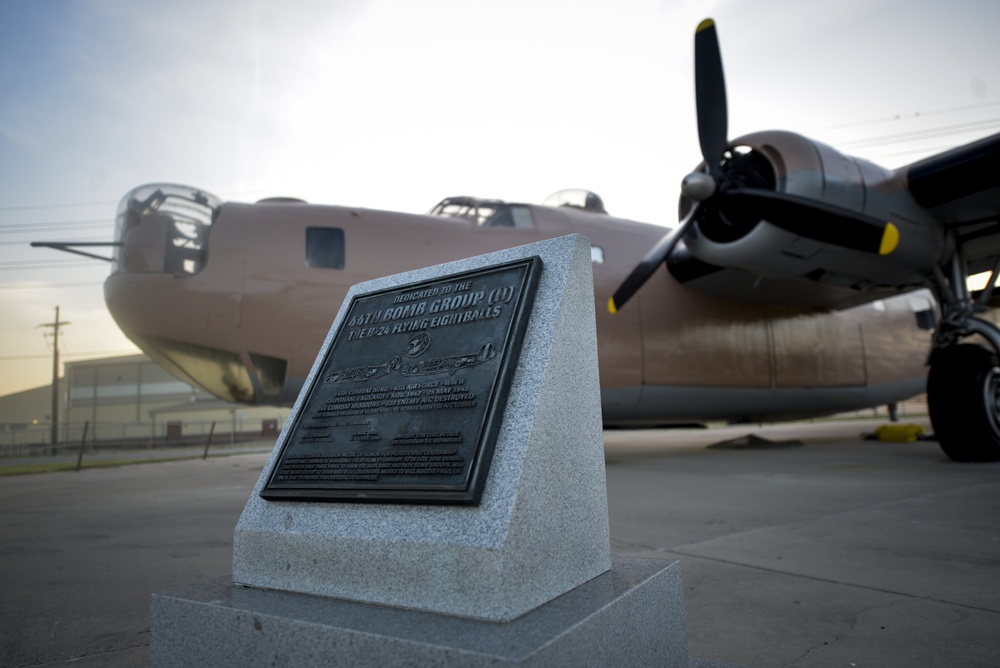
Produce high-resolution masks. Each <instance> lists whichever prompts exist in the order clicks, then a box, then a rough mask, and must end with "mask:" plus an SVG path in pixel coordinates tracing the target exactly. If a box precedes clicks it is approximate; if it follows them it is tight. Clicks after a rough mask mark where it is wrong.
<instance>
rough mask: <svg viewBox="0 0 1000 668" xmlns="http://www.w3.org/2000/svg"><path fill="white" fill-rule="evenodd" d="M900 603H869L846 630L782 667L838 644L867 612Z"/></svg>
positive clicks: (807, 650)
mask: <svg viewBox="0 0 1000 668" xmlns="http://www.w3.org/2000/svg"><path fill="white" fill-rule="evenodd" d="M898 603H899V601H890V602H889V603H881V604H878V605H867V606H864V607H863V608H861V609H860V610H858V611H857V612H856V613H855V614H854V618H853V619H852V620H851V623H850V624H848V625H847V629H846V630H844V631H840V632H838V633H835V634H834V635H833V639H831V640H824V641H823V643H822V644H817V645H813V646H812V647H809V648H807V649H806V650H805V651H804V652H803V653H802V654H800V655H799V656H798V657H796V658H794V659H792V660H791V661H788V662H786V663H783V664H781V668H788V667H790V666H795V665H796V664H798V663H799V662H800V661H802V660H803V659H805V658H806V657H808V656H809V655H810V654H812V653H813V651H815V650H818V649H823V648H825V647H832V646H833V645H836V644H837V643H839V642H840V641H841V640H843V639H844V638H845V637H846V636H847V634H849V633H851V632H852V631H854V630H855V629H856V628H858V626H859V625H860V623H861V618H862V617H864V616H865V615H866V614H868V613H869V612H871V611H873V610H881V609H883V608H891V607H893V606H895V605H897V604H898ZM851 665H854V664H851Z"/></svg>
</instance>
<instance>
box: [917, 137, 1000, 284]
mask: <svg viewBox="0 0 1000 668" xmlns="http://www.w3.org/2000/svg"><path fill="white" fill-rule="evenodd" d="M899 171H900V172H902V173H903V174H905V176H906V180H907V184H908V187H909V190H910V194H911V195H913V197H914V199H916V200H917V202H919V203H920V204H921V205H922V206H924V207H926V208H927V210H928V211H929V212H930V213H931V214H932V215H933V216H934V217H935V218H936V219H937V220H939V221H941V223H942V224H943V225H944V226H945V227H946V228H947V229H948V230H949V231H950V232H952V233H953V235H954V238H955V240H956V242H957V243H958V244H959V246H960V247H961V248H962V249H963V251H964V253H965V256H966V258H967V259H968V260H969V261H970V262H972V263H974V264H975V263H977V262H978V263H979V264H982V263H984V262H985V263H988V262H989V258H990V257H992V256H996V255H1000V134H997V135H993V136H992V137H986V138H984V139H980V140H978V141H975V142H972V143H971V144H966V145H965V146H960V147H958V148H955V149H952V150H950V151H946V152H944V153H939V154H937V155H934V156H931V157H929V158H925V159H923V160H920V161H919V162H915V163H913V164H912V165H909V166H907V167H904V168H903V169H901V170H899ZM989 268H990V267H989V266H980V267H978V268H976V269H975V271H985V270H988V269H989Z"/></svg>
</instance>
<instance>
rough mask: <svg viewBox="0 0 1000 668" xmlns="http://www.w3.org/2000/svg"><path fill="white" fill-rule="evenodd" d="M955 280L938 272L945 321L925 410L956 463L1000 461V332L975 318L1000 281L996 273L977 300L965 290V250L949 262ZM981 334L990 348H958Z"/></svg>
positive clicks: (997, 270) (940, 326) (932, 358)
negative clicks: (928, 412) (969, 337)
mask: <svg viewBox="0 0 1000 668" xmlns="http://www.w3.org/2000/svg"><path fill="white" fill-rule="evenodd" d="M951 265H952V266H951V270H952V271H951V278H950V280H948V279H945V277H944V275H943V274H942V273H941V272H938V273H937V279H938V280H937V286H936V288H937V289H936V290H935V293H936V295H937V297H938V303H940V304H941V321H940V322H939V323H938V326H937V329H936V330H935V332H934V342H933V349H932V351H931V356H930V367H931V369H930V372H929V373H928V374H927V408H928V410H929V411H930V416H931V424H932V425H933V427H934V434H935V435H936V436H937V439H938V444H939V445H940V446H941V449H942V450H944V452H945V454H946V455H948V457H949V458H950V459H952V460H953V461H956V462H991V461H997V460H1000V360H998V353H1000V327H997V325H996V324H994V323H992V322H990V321H988V320H983V319H981V318H978V317H976V316H975V313H978V312H982V311H985V310H986V302H987V301H988V300H989V298H990V295H991V293H992V292H993V288H992V286H993V285H994V283H995V281H996V279H997V277H998V276H1000V262H998V263H997V265H996V266H995V267H994V269H993V275H992V276H991V277H990V281H989V283H988V286H989V287H988V288H987V289H986V290H984V293H983V294H982V295H980V296H979V299H976V300H973V299H972V297H971V295H970V294H969V290H968V288H967V287H966V279H967V273H966V265H965V260H964V258H963V257H962V253H961V251H959V252H956V253H955V256H954V257H953V258H952V262H951ZM974 334H978V335H979V336H981V337H982V338H983V339H985V340H986V342H987V343H988V344H989V346H990V347H991V348H992V350H990V349H989V348H986V347H984V346H980V345H976V344H970V343H959V341H960V340H961V339H963V338H965V337H967V336H972V335H974Z"/></svg>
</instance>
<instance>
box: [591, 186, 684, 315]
mask: <svg viewBox="0 0 1000 668" xmlns="http://www.w3.org/2000/svg"><path fill="white" fill-rule="evenodd" d="M697 213H698V206H697V205H695V207H694V208H693V209H691V212H690V213H688V216H687V218H685V219H684V220H683V221H682V222H681V224H680V225H678V226H677V227H676V228H674V229H672V230H670V231H669V232H667V233H666V234H664V235H663V237H662V238H661V239H660V240H659V241H658V242H657V243H656V245H655V246H653V248H652V250H650V251H649V252H648V253H646V257H644V258H642V261H641V262H640V263H639V264H638V265H637V266H636V268H635V269H633V270H632V273H631V274H629V275H628V277H627V278H626V279H625V280H624V281H623V282H622V284H621V285H620V286H619V287H618V289H617V290H615V294H613V295H612V296H611V298H610V299H608V311H609V312H610V313H618V311H619V309H621V307H622V306H624V305H625V302H627V301H628V300H629V299H631V298H632V296H633V295H634V294H635V293H636V292H638V291H639V288H641V287H642V286H643V285H644V284H645V283H646V281H647V280H649V277H650V276H652V275H653V272H655V271H656V270H657V269H659V267H660V265H661V264H663V261H664V260H666V259H667V256H668V255H670V251H672V250H673V249H674V246H676V245H677V242H678V241H680V240H681V237H683V236H684V235H685V234H686V233H687V231H688V228H689V227H690V226H691V223H693V222H694V219H695V214H697Z"/></svg>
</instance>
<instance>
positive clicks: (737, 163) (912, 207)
mask: <svg viewBox="0 0 1000 668" xmlns="http://www.w3.org/2000/svg"><path fill="white" fill-rule="evenodd" d="M721 168H722V170H723V172H724V174H725V177H726V178H725V183H726V186H727V187H730V188H753V189H758V190H759V189H764V190H770V191H774V192H777V193H787V194H790V195H795V196H799V197H802V198H807V199H810V200H814V201H818V202H820V203H826V204H829V205H831V206H835V207H839V208H841V209H848V210H851V211H855V212H858V213H861V214H865V215H867V216H870V217H873V218H877V219H881V220H884V221H888V222H891V223H892V226H893V227H894V232H898V242H896V243H895V244H894V247H892V248H889V246H888V245H887V244H883V249H888V251H889V252H887V253H885V254H879V253H873V252H864V251H861V250H854V249H852V248H849V247H846V246H844V245H839V244H837V243H831V242H828V241H825V240H824V239H828V238H831V237H836V233H837V231H836V230H831V229H820V228H813V229H814V230H815V232H816V234H815V235H814V236H813V235H810V236H807V235H808V234H809V233H808V231H806V232H805V233H804V234H803V233H796V232H791V231H789V230H788V229H784V227H787V225H786V226H783V227H778V226H777V225H774V224H772V223H770V222H768V221H767V220H766V219H763V218H761V217H759V216H758V215H754V214H751V213H748V212H747V211H745V210H743V209H740V208H734V207H732V206H729V207H727V210H725V211H723V210H722V209H721V208H720V207H719V206H713V204H712V202H713V200H712V199H709V200H708V201H707V202H702V203H701V204H700V207H699V210H698V212H697V214H696V219H695V222H694V224H693V225H692V226H691V227H690V228H689V230H688V233H687V234H686V235H685V236H684V237H683V242H684V245H683V246H680V247H678V248H677V249H675V251H674V252H673V253H672V254H671V255H670V256H669V257H668V260H667V264H668V267H670V269H671V272H672V273H674V275H675V276H676V277H677V278H678V279H679V280H682V281H684V282H691V281H693V280H694V279H692V278H691V276H692V275H698V277H699V278H703V277H704V276H706V275H707V274H708V273H712V272H711V268H713V267H714V268H717V269H718V270H720V271H721V270H723V269H735V270H740V271H739V272H737V274H738V276H739V278H736V277H735V276H734V279H733V280H740V281H746V280H747V275H746V273H747V272H749V273H750V274H752V275H754V276H757V277H761V278H771V279H789V278H791V279H801V280H804V281H813V282H820V283H824V284H827V285H830V286H836V287H838V288H846V289H849V290H854V291H868V290H872V289H878V288H880V287H885V288H888V287H892V288H896V289H898V288H900V287H907V286H916V285H921V284H922V283H923V281H924V277H925V276H926V275H927V274H928V273H929V272H930V271H932V270H933V267H934V266H936V265H937V264H939V263H940V261H941V259H942V255H943V254H944V253H946V252H950V251H949V249H948V248H947V246H946V242H945V233H944V228H943V226H942V225H941V224H940V222H939V221H937V220H936V219H935V218H933V217H932V216H930V215H929V214H928V213H927V212H926V211H925V209H924V208H923V207H921V206H920V205H919V204H918V203H917V202H916V201H915V200H914V199H913V197H912V196H911V195H910V194H909V192H908V190H907V188H906V183H905V178H903V177H902V176H900V175H898V174H896V173H894V172H892V171H890V170H887V169H884V168H882V167H879V166H878V165H875V164H873V163H870V162H867V161H865V160H861V159H858V158H853V157H850V156H846V155H843V154H842V153H840V152H838V151H837V150H835V149H833V148H832V147H830V146H827V145H825V144H822V143H820V142H816V141H813V140H810V139H807V138H805V137H802V136H801V135H797V134H794V133H791V132H784V131H769V132H759V133H754V134H750V135H745V136H743V137H740V138H738V139H736V140H734V141H732V142H731V143H730V148H729V149H728V150H727V152H726V154H725V157H724V161H723V163H722V167H721ZM698 169H699V171H705V166H704V164H702V165H700V166H699V168H698ZM717 199H722V198H717ZM694 205H695V202H694V201H693V200H692V199H691V198H689V197H687V196H683V195H682V197H681V201H680V214H681V217H682V218H683V217H684V216H686V215H687V214H688V212H689V211H690V210H691V208H692V207H693V206H694ZM817 219H818V222H817V223H816V224H817V225H822V224H823V221H822V217H821V216H820V215H819V214H817ZM809 226H810V222H809V221H808V220H804V221H801V224H800V225H798V226H797V227H798V229H799V230H800V231H801V230H808V229H809ZM685 247H686V251H687V252H685ZM692 256H693V257H694V258H696V259H697V260H698V261H699V262H700V263H701V266H700V269H699V270H698V271H696V272H692V271H690V269H691V268H690V264H691V260H690V258H691V257H692ZM685 264H686V265H688V266H687V267H684V265H685ZM702 282H704V281H702ZM715 282H716V283H718V277H716V281H715ZM692 287H697V286H696V285H692ZM817 305H820V304H817Z"/></svg>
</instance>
